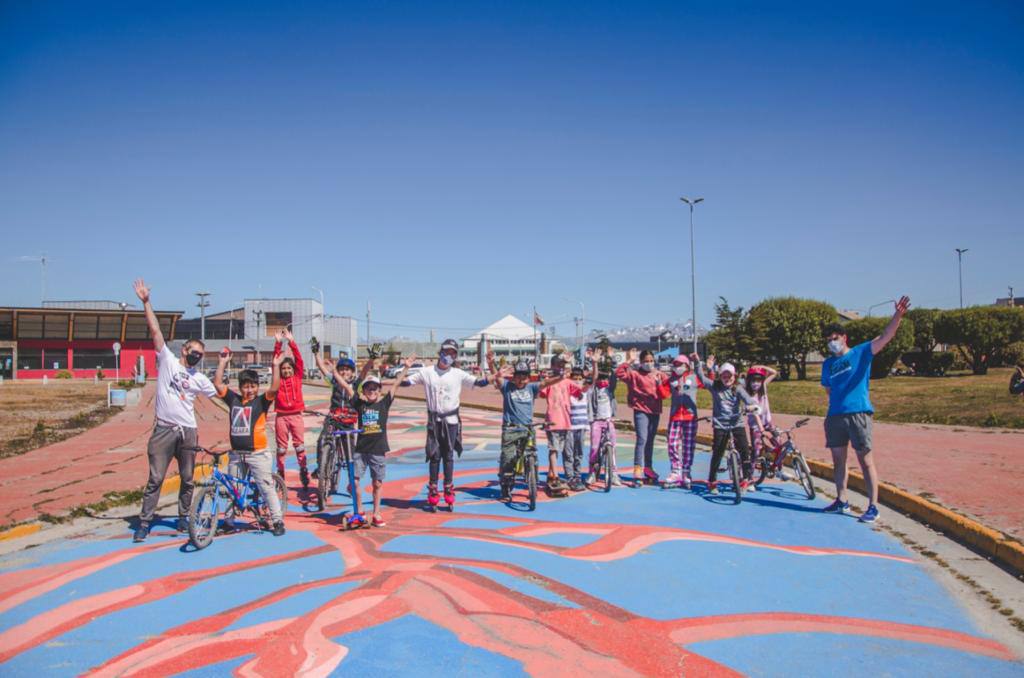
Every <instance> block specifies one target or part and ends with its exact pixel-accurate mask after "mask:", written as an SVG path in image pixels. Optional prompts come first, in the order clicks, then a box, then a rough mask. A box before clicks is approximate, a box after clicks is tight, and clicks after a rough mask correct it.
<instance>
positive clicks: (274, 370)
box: [265, 353, 284, 400]
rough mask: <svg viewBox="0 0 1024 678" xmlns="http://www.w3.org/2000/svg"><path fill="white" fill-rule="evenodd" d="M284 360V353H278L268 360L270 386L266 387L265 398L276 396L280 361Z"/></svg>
mask: <svg viewBox="0 0 1024 678" xmlns="http://www.w3.org/2000/svg"><path fill="white" fill-rule="evenodd" d="M283 361H284V353H278V354H277V355H275V356H274V358H273V360H271V361H270V374H271V376H270V387H269V388H268V389H267V392H266V394H265V395H266V397H267V400H273V399H274V397H275V396H277V390H278V389H279V388H281V363H282V362H283Z"/></svg>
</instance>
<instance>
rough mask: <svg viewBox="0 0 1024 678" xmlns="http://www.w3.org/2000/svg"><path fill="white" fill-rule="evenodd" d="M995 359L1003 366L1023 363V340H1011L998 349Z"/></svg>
mask: <svg viewBox="0 0 1024 678" xmlns="http://www.w3.org/2000/svg"><path fill="white" fill-rule="evenodd" d="M996 361H997V364H999V365H1002V366H1003V367H1013V366H1014V365H1024V341H1013V342H1010V343H1009V344H1007V345H1006V346H1004V347H1003V348H1001V349H999V351H998V352H997V353H996Z"/></svg>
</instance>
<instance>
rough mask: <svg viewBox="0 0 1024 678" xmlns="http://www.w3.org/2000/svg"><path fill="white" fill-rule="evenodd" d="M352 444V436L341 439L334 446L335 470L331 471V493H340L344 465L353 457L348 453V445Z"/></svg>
mask: <svg viewBox="0 0 1024 678" xmlns="http://www.w3.org/2000/svg"><path fill="white" fill-rule="evenodd" d="M350 444H351V438H347V437H346V438H345V439H344V440H339V441H338V443H337V444H336V445H335V446H334V465H333V469H334V472H333V473H331V494H337V493H338V483H339V482H341V470H342V466H345V465H346V464H348V463H349V460H350V459H352V455H350V454H348V446H349V445H350ZM347 470H348V469H347V468H346V471H347ZM351 491H352V490H349V492H350V493H351Z"/></svg>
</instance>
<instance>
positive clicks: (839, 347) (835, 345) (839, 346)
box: [828, 339, 843, 355]
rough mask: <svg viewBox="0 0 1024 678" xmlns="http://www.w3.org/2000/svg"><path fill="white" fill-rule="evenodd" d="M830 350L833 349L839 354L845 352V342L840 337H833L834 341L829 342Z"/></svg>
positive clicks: (833, 351)
mask: <svg viewBox="0 0 1024 678" xmlns="http://www.w3.org/2000/svg"><path fill="white" fill-rule="evenodd" d="M828 350H830V351H832V353H834V354H836V355H839V354H840V353H842V352H843V342H842V341H841V340H840V339H833V340H832V341H830V342H828Z"/></svg>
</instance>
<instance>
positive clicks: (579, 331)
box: [562, 297, 587, 364]
mask: <svg viewBox="0 0 1024 678" xmlns="http://www.w3.org/2000/svg"><path fill="white" fill-rule="evenodd" d="M562 299H564V300H565V301H568V302H570V303H573V304H579V305H580V317H579V318H573V321H574V322H575V323H576V351H577V352H578V353H579V354H580V361H581V364H582V360H583V351H582V348H583V322H584V318H586V316H587V307H586V306H585V305H584V304H583V302H582V301H580V300H579V299H570V298H568V297H562Z"/></svg>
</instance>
